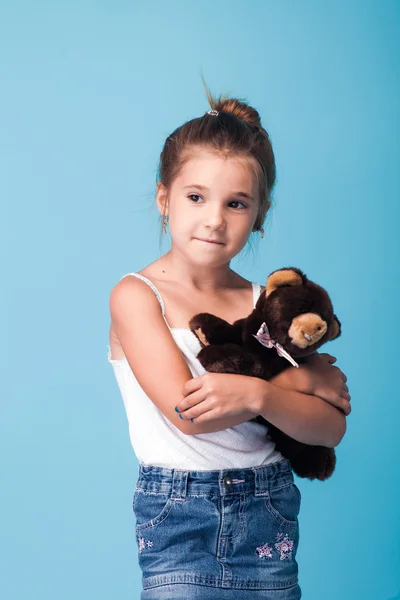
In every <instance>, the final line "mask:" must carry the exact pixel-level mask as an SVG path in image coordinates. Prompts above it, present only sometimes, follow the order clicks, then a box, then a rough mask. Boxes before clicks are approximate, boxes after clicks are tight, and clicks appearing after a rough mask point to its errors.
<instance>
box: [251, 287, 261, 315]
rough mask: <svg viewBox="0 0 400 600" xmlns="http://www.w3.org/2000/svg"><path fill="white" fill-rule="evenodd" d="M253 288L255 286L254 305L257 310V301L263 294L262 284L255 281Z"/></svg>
mask: <svg viewBox="0 0 400 600" xmlns="http://www.w3.org/2000/svg"><path fill="white" fill-rule="evenodd" d="M252 286H253V304H254V308H255V307H256V304H257V300H258V298H259V296H260V294H261V284H259V283H257V282H256V281H254V282H252Z"/></svg>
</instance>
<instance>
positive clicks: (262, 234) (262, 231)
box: [260, 227, 264, 238]
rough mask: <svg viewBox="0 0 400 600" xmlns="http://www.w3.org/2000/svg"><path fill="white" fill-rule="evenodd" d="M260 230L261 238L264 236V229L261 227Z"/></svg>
mask: <svg viewBox="0 0 400 600" xmlns="http://www.w3.org/2000/svg"><path fill="white" fill-rule="evenodd" d="M260 231H261V237H262V238H263V237H264V229H263V228H262V227H261V228H260Z"/></svg>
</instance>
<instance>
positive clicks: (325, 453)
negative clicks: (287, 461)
mask: <svg viewBox="0 0 400 600" xmlns="http://www.w3.org/2000/svg"><path fill="white" fill-rule="evenodd" d="M291 463H292V468H293V471H294V472H295V473H296V475H297V476H298V477H304V478H307V479H310V480H311V481H312V480H314V479H318V480H319V481H325V479H328V478H329V477H330V476H331V475H332V473H333V471H334V470H335V466H336V455H335V451H334V449H333V448H325V447H324V446H306V447H305V448H304V450H303V451H302V452H301V453H300V454H299V455H298V456H296V457H295V458H292V459H291Z"/></svg>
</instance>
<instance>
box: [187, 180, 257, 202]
mask: <svg viewBox="0 0 400 600" xmlns="http://www.w3.org/2000/svg"><path fill="white" fill-rule="evenodd" d="M188 188H197V189H198V190H203V191H205V192H207V191H208V187H206V186H205V185H200V184H199V183H192V184H191V185H185V186H184V187H183V189H184V190H186V189H188ZM232 196H240V197H241V198H247V200H253V202H254V198H253V196H251V195H250V194H248V193H247V192H232Z"/></svg>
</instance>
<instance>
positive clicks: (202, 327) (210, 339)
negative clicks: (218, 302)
mask: <svg viewBox="0 0 400 600" xmlns="http://www.w3.org/2000/svg"><path fill="white" fill-rule="evenodd" d="M189 328H190V330H191V331H192V332H193V333H194V334H195V336H196V337H197V338H198V340H199V342H200V344H201V346H202V347H203V348H204V347H205V346H209V345H210V344H225V343H227V342H237V341H238V339H240V332H238V331H237V329H236V328H235V327H233V326H232V325H231V324H230V323H228V321H225V320H224V319H221V318H220V317H216V316H215V315H212V314H211V313H199V314H197V315H194V317H192V318H191V319H190V321H189Z"/></svg>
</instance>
